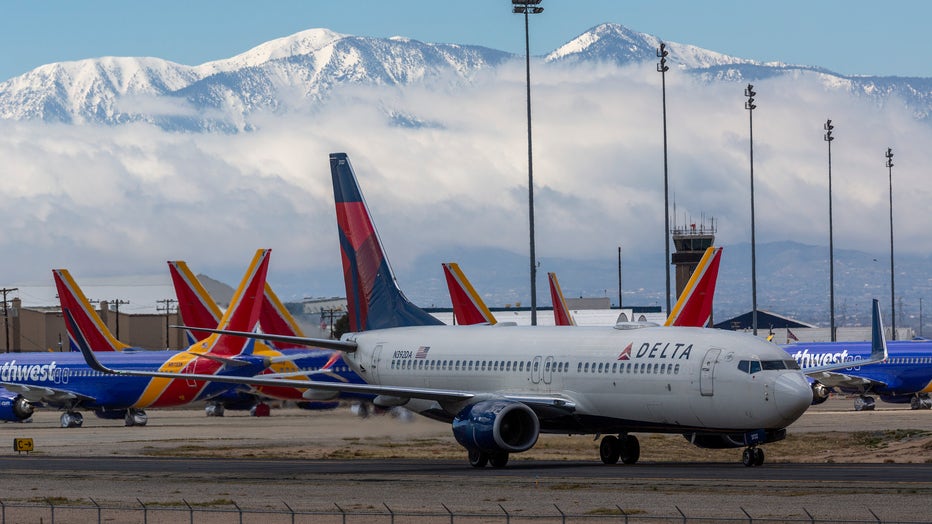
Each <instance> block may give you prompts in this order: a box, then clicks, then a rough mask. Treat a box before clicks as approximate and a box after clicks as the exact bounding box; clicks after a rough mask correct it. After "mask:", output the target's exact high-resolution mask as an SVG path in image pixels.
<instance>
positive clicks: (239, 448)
mask: <svg viewBox="0 0 932 524" xmlns="http://www.w3.org/2000/svg"><path fill="white" fill-rule="evenodd" d="M827 404H828V405H823V406H817V407H815V408H813V409H812V410H811V411H810V412H809V413H807V414H805V415H804V416H803V418H802V419H801V420H800V421H799V422H798V423H797V424H796V425H794V426H791V428H790V433H791V434H794V435H797V436H801V437H799V439H800V440H801V441H803V442H805V441H806V440H807V439H809V440H813V439H814V440H816V444H817V447H816V448H815V449H816V450H817V452H819V453H821V452H822V451H821V448H819V447H818V445H821V444H822V443H823V442H824V443H825V445H826V447H829V440H828V437H827V435H828V433H825V432H826V431H829V432H831V431H838V432H839V434H845V432H847V431H864V430H867V429H873V430H877V429H882V428H889V429H897V428H899V429H905V428H913V429H917V430H921V431H923V432H930V431H932V412H928V411H910V410H908V409H902V408H901V407H891V408H882V409H881V410H878V411H876V412H874V413H855V412H853V411H851V408H850V403H849V402H847V401H831V402H830V403H827ZM57 418H58V416H57V413H54V412H43V413H39V414H38V415H37V417H36V421H35V422H33V423H32V424H4V425H2V426H0V434H2V435H3V436H5V437H7V439H8V440H7V442H11V440H12V438H14V437H24V436H25V437H31V438H33V439H34V440H35V445H36V452H35V453H34V454H32V455H30V456H26V455H16V454H15V453H13V451H12V446H10V447H8V448H7V449H8V451H7V452H6V453H2V454H0V468H2V469H0V471H3V472H4V474H3V475H2V476H0V501H3V502H9V501H30V500H33V501H34V500H41V499H42V497H49V496H55V497H60V498H62V499H64V500H72V501H84V500H88V499H90V498H93V499H94V500H95V501H96V502H98V503H101V504H104V503H113V504H127V505H136V504H138V502H137V500H138V501H143V502H145V503H146V504H150V503H151V504H179V503H180V501H181V500H185V501H187V502H198V501H201V502H209V501H213V500H232V501H235V502H236V503H237V504H239V505H240V506H242V507H264V506H265V505H269V504H272V502H274V503H275V504H279V505H280V504H281V501H284V502H286V503H287V504H289V506H291V507H294V508H302V509H315V508H316V509H323V508H329V509H332V508H333V507H334V506H333V505H334V503H337V504H339V505H340V506H341V507H342V508H344V509H347V510H352V509H353V508H371V507H382V504H387V505H389V506H391V507H392V508H396V509H409V510H427V511H437V510H442V507H443V506H446V507H448V508H450V509H451V510H453V511H458V510H459V511H480V512H481V511H486V510H488V511H489V512H495V511H497V510H498V505H499V504H501V505H502V507H505V508H507V509H508V511H516V512H522V511H524V512H531V511H539V510H541V508H543V507H546V508H548V509H549V510H550V511H553V508H554V505H557V507H559V508H561V509H563V510H565V511H575V512H578V513H585V512H588V511H599V508H614V507H615V506H616V505H617V506H620V507H622V508H624V509H625V511H635V512H638V513H639V514H642V515H654V516H658V515H674V516H675V515H678V511H683V512H684V513H685V514H687V515H691V516H697V517H698V516H702V517H712V518H746V517H745V516H744V513H743V511H745V510H746V511H748V512H750V513H751V514H752V515H754V516H764V515H768V516H783V517H786V518H803V519H805V518H807V517H806V515H807V513H806V512H809V513H811V514H812V515H814V516H817V517H819V518H825V519H827V518H830V517H831V518H834V519H837V520H845V519H848V520H868V521H869V520H874V519H873V517H872V516H871V512H874V513H875V514H877V515H878V516H879V517H880V518H881V519H883V520H900V521H917V522H919V521H927V520H928V518H929V517H928V515H929V514H930V513H932V461H929V462H926V459H925V458H922V457H920V456H918V455H917V456H914V457H904V456H901V455H896V454H894V455H890V456H892V457H895V460H896V463H891V462H887V461H888V460H890V459H888V458H884V457H885V456H884V455H881V456H879V457H876V458H871V460H870V462H869V463H857V462H855V463H848V462H842V461H841V457H840V454H839V453H834V454H831V455H826V456H827V457H828V458H825V459H823V458H821V456H819V457H816V458H815V460H813V459H812V458H811V457H810V459H809V461H808V462H806V463H802V462H798V461H793V460H787V459H786V457H784V456H781V453H785V452H781V451H780V448H777V447H773V448H770V449H768V462H767V463H766V464H765V465H764V466H763V467H759V468H746V467H744V466H743V465H741V464H740V462H739V457H740V450H725V451H724V452H717V453H713V454H710V455H696V457H698V458H695V459H694V458H689V459H680V458H679V454H681V453H682V454H686V453H697V452H698V451H697V450H696V448H694V447H693V446H691V445H689V444H688V443H687V442H686V441H685V440H684V439H682V437H675V436H649V435H644V436H641V439H642V461H641V462H639V463H638V464H636V465H633V466H626V465H616V466H605V465H603V464H601V463H599V462H598V458H597V442H594V441H593V438H592V436H580V437H565V436H550V435H546V436H542V438H541V441H540V442H539V443H538V445H537V446H536V447H535V449H534V454H533V455H530V454H518V455H515V456H514V457H513V460H512V461H511V462H510V463H509V465H508V467H506V468H504V469H493V468H485V469H474V468H471V467H469V466H468V465H467V464H466V460H465V456H464V455H465V454H464V453H463V452H462V450H461V448H459V447H458V446H457V445H456V444H455V442H454V441H453V438H452V435H451V434H450V429H449V427H448V426H447V425H445V424H440V423H437V422H434V421H429V420H426V419H423V418H415V419H414V420H413V421H411V422H401V421H398V420H395V419H393V418H391V417H387V416H382V417H372V418H369V419H367V420H361V419H358V418H356V417H354V416H352V415H350V414H349V413H348V411H347V410H339V411H331V412H324V413H314V412H306V411H301V410H294V409H290V410H273V416H271V417H267V418H255V417H248V416H244V414H241V413H240V414H236V413H228V416H226V417H223V418H207V417H205V416H204V415H203V412H202V411H200V410H169V411H150V413H149V419H150V422H149V426H147V427H143V428H138V427H137V428H126V427H123V426H122V421H112V420H100V419H97V418H95V417H93V415H91V416H87V417H86V422H85V427H83V428H79V429H71V430H66V429H61V428H59V427H57ZM842 429H844V430H845V432H842V431H840V430H842ZM806 435H811V437H806ZM925 438H928V437H925ZM788 440H789V439H788ZM906 440H907V441H909V438H907V439H906ZM916 442H917V445H918V446H920V447H922V446H926V447H929V446H928V445H927V440H926V441H920V440H918V439H917V440H916ZM778 444H779V443H778ZM771 449H772V450H773V451H771ZM700 451H701V450H700ZM880 451H881V452H883V451H884V450H880ZM887 451H889V450H887ZM826 453H831V450H826ZM917 453H918V452H917ZM526 457H528V458H526Z"/></svg>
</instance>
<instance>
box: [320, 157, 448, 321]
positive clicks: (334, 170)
mask: <svg viewBox="0 0 932 524" xmlns="http://www.w3.org/2000/svg"><path fill="white" fill-rule="evenodd" d="M330 174H331V176H332V177H333V197H334V201H335V204H336V214H337V227H338V229H339V234H340V250H341V252H342V258H343V278H344V280H345V283H346V302H347V309H348V310H349V325H350V330H351V331H366V330H370V329H383V328H390V327H401V326H426V325H440V324H442V322H440V321H439V320H437V319H436V318H434V317H432V316H430V314H428V313H427V312H426V311H424V310H423V309H421V308H419V307H417V306H415V305H414V304H413V303H411V302H410V301H409V300H408V299H407V297H405V296H404V293H402V292H401V290H400V289H399V288H398V284H397V283H396V282H395V275H394V274H393V273H392V270H391V267H390V266H389V264H388V259H387V258H386V257H385V252H384V250H383V249H382V243H381V241H380V240H379V235H378V232H377V231H376V230H375V227H374V226H373V224H372V220H371V217H370V215H369V209H368V207H367V206H366V202H365V200H363V197H362V192H361V191H360V189H359V184H358V182H357V181H356V174H355V173H354V172H353V168H352V166H350V161H349V157H348V156H347V155H346V153H331V154H330Z"/></svg>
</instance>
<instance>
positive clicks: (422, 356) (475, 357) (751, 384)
mask: <svg viewBox="0 0 932 524" xmlns="http://www.w3.org/2000/svg"><path fill="white" fill-rule="evenodd" d="M345 338H348V339H349V340H354V341H355V342H356V343H357V344H358V348H359V349H358V350H357V351H356V352H355V353H350V354H348V355H347V357H346V360H347V362H348V363H349V364H350V366H351V367H353V368H354V369H355V370H356V371H357V372H358V373H359V375H360V376H361V377H363V379H365V380H366V381H367V382H369V383H375V384H382V385H392V386H402V387H411V388H441V389H444V390H462V391H472V392H476V391H482V392H488V394H489V396H490V397H496V396H499V397H509V398H522V397H531V398H534V397H546V398H553V399H556V400H560V399H562V400H563V401H564V402H565V405H567V406H572V407H573V408H572V409H571V410H567V411H564V412H561V411H560V409H555V410H554V414H553V416H552V417H547V416H541V420H540V425H541V430H542V431H549V432H561V433H602V432H628V431H632V432H635V431H639V430H640V431H651V432H657V431H660V432H684V431H712V432H741V431H748V430H757V429H778V428H785V427H786V426H787V425H789V424H790V423H792V422H793V421H795V420H796V419H797V418H798V417H799V416H800V415H802V413H803V412H804V411H805V409H806V407H808V406H809V404H810V400H811V394H810V390H809V387H808V384H807V382H806V380H805V378H804V376H803V375H802V373H801V372H800V371H798V368H796V366H795V363H794V362H793V361H792V360H791V359H788V358H787V355H786V353H785V352H783V351H782V350H780V348H778V347H777V346H774V345H772V344H769V343H766V342H763V341H760V340H758V339H756V338H754V337H751V336H747V335H743V334H738V333H726V332H722V331H715V330H703V329H698V328H651V327H648V328H642V329H631V330H619V329H613V328H601V327H591V328H590V327H580V328H576V329H566V328H561V327H544V326H538V327H518V326H494V327H490V326H427V327H409V328H394V329H390V330H373V331H366V332H361V333H355V334H352V335H349V336H348V337H345ZM749 361H758V362H761V361H763V362H768V363H769V364H768V365H767V366H764V367H769V368H771V369H764V370H761V371H758V372H755V373H750V372H749V371H746V370H742V369H741V366H740V365H739V363H741V362H749ZM787 367H789V368H790V369H787ZM794 368H796V369H794ZM745 369H749V367H745ZM406 406H407V407H408V408H410V409H413V410H415V411H418V412H420V413H422V414H425V415H427V416H431V417H433V418H439V419H447V420H451V419H452V418H453V417H455V416H456V415H457V413H458V411H459V410H460V409H461V408H462V406H461V405H460V403H457V402H452V403H449V402H448V403H443V402H437V401H430V400H414V399H412V400H411V401H410V402H408V403H407V404H406Z"/></svg>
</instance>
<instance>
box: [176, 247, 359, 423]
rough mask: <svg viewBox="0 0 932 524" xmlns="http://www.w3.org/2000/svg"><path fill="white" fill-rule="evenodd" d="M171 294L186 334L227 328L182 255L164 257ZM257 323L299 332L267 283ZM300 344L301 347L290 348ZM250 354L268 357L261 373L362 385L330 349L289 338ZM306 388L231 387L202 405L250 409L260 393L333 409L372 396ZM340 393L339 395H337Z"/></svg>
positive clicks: (216, 411) (213, 409)
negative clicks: (343, 402)
mask: <svg viewBox="0 0 932 524" xmlns="http://www.w3.org/2000/svg"><path fill="white" fill-rule="evenodd" d="M168 268H169V272H170V273H171V277H172V284H173V285H174V287H175V295H176V296H177V297H178V314H179V316H180V318H181V322H182V324H183V325H184V328H185V331H186V333H188V336H189V337H194V338H195V339H196V338H202V337H204V336H205V335H209V334H210V333H209V332H207V331H200V330H199V328H216V329H227V327H226V326H224V325H223V322H222V320H221V312H220V307H219V306H218V305H217V303H216V301H214V299H213V297H211V296H210V293H208V292H207V289H205V288H204V286H203V284H201V282H200V280H198V278H197V276H195V275H194V273H193V272H192V271H191V269H190V268H188V265H187V263H185V262H184V261H181V260H175V261H169V262H168ZM259 326H260V327H261V329H262V330H263V331H265V332H271V333H276V334H281V335H289V336H294V337H304V334H303V333H302V332H301V328H300V327H298V323H297V321H295V319H294V317H292V316H291V314H290V313H288V310H287V309H286V308H285V306H284V305H283V304H282V302H281V301H280V300H279V299H278V296H277V295H276V294H275V292H274V291H272V287H271V286H270V285H269V284H268V283H266V284H265V291H264V294H263V298H262V306H261V308H260V312H259ZM295 348H300V349H295ZM253 353H254V354H255V355H257V356H263V357H266V358H268V359H269V362H270V365H269V369H268V370H266V371H265V373H266V374H271V373H274V374H276V375H277V376H288V377H290V378H297V379H305V380H307V379H308V378H309V377H310V376H312V375H313V376H314V377H315V378H316V379H317V380H332V381H340V382H350V383H356V384H361V383H363V380H362V379H361V378H360V377H359V375H357V374H356V373H355V372H354V371H353V370H352V369H350V368H349V366H347V365H346V363H345V362H344V361H343V358H342V354H341V353H339V352H335V351H333V350H331V349H318V350H309V349H308V348H307V347H306V345H303V344H294V343H290V342H278V343H275V344H272V343H265V342H261V341H260V342H257V343H256V346H255V349H254V350H253ZM306 392H307V389H306V388H293V387H271V386H259V387H256V388H255V389H254V390H253V391H239V392H235V396H232V397H231V396H229V395H224V396H221V397H218V398H216V399H214V400H213V401H211V402H209V403H208V405H207V407H206V410H207V414H208V415H210V416H222V415H223V411H224V408H225V407H229V408H231V409H232V408H240V407H243V406H245V407H246V408H251V407H253V406H255V405H256V404H257V403H261V400H259V399H262V398H272V399H277V400H291V401H295V402H297V405H298V407H301V408H306V409H333V408H335V407H337V406H338V405H339V398H348V399H352V400H359V401H370V400H372V395H360V394H357V393H347V394H343V395H341V394H339V392H337V391H319V392H317V393H316V394H315V395H313V396H312V395H311V394H308V395H307V396H305V393H306ZM338 397H339V398H338ZM354 411H355V412H356V413H358V414H361V415H368V414H369V407H368V406H367V405H360V406H355V409H354Z"/></svg>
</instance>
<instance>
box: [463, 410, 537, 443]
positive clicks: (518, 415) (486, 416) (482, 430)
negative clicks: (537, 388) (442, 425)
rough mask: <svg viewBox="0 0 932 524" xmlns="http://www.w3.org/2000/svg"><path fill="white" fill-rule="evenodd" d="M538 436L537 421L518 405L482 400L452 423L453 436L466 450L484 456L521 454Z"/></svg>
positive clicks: (529, 411)
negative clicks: (479, 452)
mask: <svg viewBox="0 0 932 524" xmlns="http://www.w3.org/2000/svg"><path fill="white" fill-rule="evenodd" d="M538 435H540V421H539V420H538V419H537V415H536V414H535V413H534V411H533V410H532V409H531V408H529V407H527V405H525V404H522V403H521V402H514V401H511V400H483V401H481V402H477V403H475V404H472V405H471V406H467V407H466V408H464V409H463V410H462V411H460V412H459V414H457V415H456V418H454V419H453V436H454V437H456V441H457V442H459V443H460V445H461V446H463V447H464V448H466V449H475V450H479V451H483V452H486V453H500V452H506V453H520V452H522V451H527V450H529V449H531V447H532V446H534V444H536V443H537V437H538Z"/></svg>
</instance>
